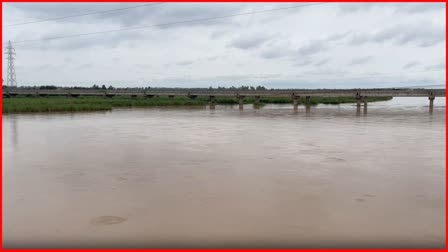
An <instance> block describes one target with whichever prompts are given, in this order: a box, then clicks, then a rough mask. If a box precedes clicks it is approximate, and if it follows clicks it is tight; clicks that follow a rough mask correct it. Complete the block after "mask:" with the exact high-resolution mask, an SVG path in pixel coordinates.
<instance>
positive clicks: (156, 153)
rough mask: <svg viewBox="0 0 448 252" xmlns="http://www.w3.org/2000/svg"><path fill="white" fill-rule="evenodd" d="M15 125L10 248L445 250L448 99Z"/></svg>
mask: <svg viewBox="0 0 448 252" xmlns="http://www.w3.org/2000/svg"><path fill="white" fill-rule="evenodd" d="M363 110H364V109H363V108H361V111H360V113H357V111H356V106H354V105H353V104H345V105H339V106H324V105H320V106H317V107H312V108H311V109H310V110H308V111H307V110H306V109H305V108H304V107H300V108H299V110H298V111H297V112H294V111H293V109H292V105H268V106H265V107H263V108H261V109H254V108H252V106H251V105H245V108H244V110H242V111H240V110H239V109H238V106H236V107H234V106H216V109H215V110H210V109H209V108H208V107H207V108H206V107H204V108H149V109H116V110H113V111H111V112H98V113H97V112H95V113H75V114H71V113H61V114H21V115H4V116H3V117H2V119H3V139H2V141H3V247H5V248H11V247H94V248H97V247H128V248H129V247H131V248H132V247H233V248H236V247H258V248H260V247H301V248H304V247H407V248H408V247H438V248H442V247H444V246H445V148H446V146H445V99H444V98H438V99H436V100H435V108H434V112H433V113H432V114H430V113H429V112H428V99H427V98H395V99H393V100H392V101H387V102H378V103H369V105H368V111H367V114H365V113H364V111H363Z"/></svg>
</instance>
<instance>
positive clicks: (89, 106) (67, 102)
mask: <svg viewBox="0 0 448 252" xmlns="http://www.w3.org/2000/svg"><path fill="white" fill-rule="evenodd" d="M390 99H392V97H368V98H367V101H368V102H375V101H386V100H390ZM355 102H356V99H355V98H354V97H311V100H310V102H309V103H308V105H317V104H341V103H355ZM208 103H209V100H208V98H207V97H197V98H195V99H190V98H188V97H173V98H169V97H154V98H144V97H136V98H133V97H123V96H121V97H112V98H102V97H78V98H66V97H47V98H33V97H19V96H18V97H14V98H3V109H2V111H3V113H25V112H78V111H101V110H111V109H112V108H122V107H163V106H205V105H207V104H208ZM244 103H245V104H253V103H255V99H254V98H253V97H247V98H246V99H245V100H244ZM288 103H289V104H292V99H291V98H287V97H262V98H261V99H260V105H264V104H288ZM301 103H302V104H305V97H301ZM215 104H229V105H230V104H238V99H237V98H226V97H216V102H215Z"/></svg>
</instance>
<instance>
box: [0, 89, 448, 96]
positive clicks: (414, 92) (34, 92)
mask: <svg viewBox="0 0 448 252" xmlns="http://www.w3.org/2000/svg"><path fill="white" fill-rule="evenodd" d="M2 93H3V96H16V95H30V96H47V95H48V96H50V95H51V96H156V95H159V96H207V97H210V96H227V97H238V96H240V97H246V96H251V97H255V96H260V97H266V96H269V97H292V96H311V97H312V96H320V97H342V96H345V97H357V96H367V97H369V96H370V97H372V96H392V97H430V96H438V97H441V96H442V97H443V96H445V89H433V90H429V89H303V90H265V91H255V90H254V91H248V90H235V91H229V90H225V91H220V90H207V91H205V90H197V91H196V90H170V91H163V90H145V91H143V90H141V91H140V90H102V89H99V90H83V89H55V90H39V89H6V90H3V92H2Z"/></svg>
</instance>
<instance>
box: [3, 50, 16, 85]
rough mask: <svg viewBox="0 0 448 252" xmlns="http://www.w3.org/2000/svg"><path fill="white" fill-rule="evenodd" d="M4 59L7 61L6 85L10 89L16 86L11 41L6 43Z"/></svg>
mask: <svg viewBox="0 0 448 252" xmlns="http://www.w3.org/2000/svg"><path fill="white" fill-rule="evenodd" d="M5 49H6V52H5V54H6V59H7V60H8V70H7V73H6V85H7V86H10V87H15V86H17V81H16V69H15V67H14V60H15V59H16V58H15V56H16V50H15V49H14V47H12V44H11V41H8V45H7V46H6V48H5Z"/></svg>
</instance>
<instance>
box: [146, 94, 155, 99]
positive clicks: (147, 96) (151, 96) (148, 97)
mask: <svg viewBox="0 0 448 252" xmlns="http://www.w3.org/2000/svg"><path fill="white" fill-rule="evenodd" d="M153 97H154V95H148V94H147V95H145V98H147V99H151V98H153Z"/></svg>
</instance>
